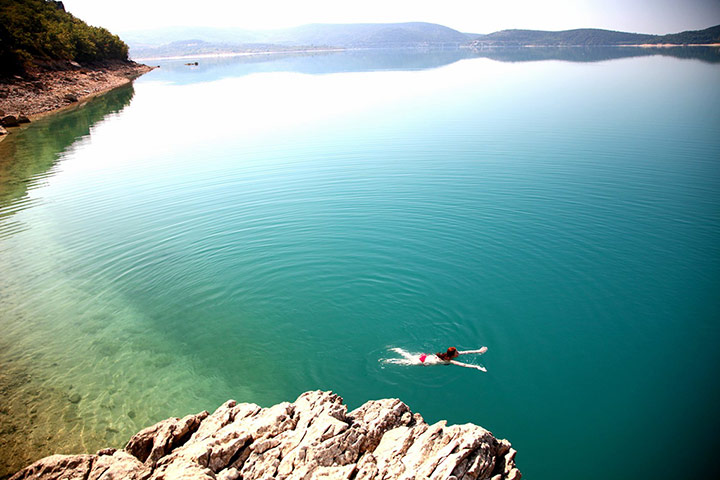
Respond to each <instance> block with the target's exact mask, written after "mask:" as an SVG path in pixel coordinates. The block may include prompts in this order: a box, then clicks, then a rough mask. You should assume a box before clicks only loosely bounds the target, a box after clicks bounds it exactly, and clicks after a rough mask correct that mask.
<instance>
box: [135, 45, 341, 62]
mask: <svg viewBox="0 0 720 480" xmlns="http://www.w3.org/2000/svg"><path fill="white" fill-rule="evenodd" d="M347 50H348V49H347V48H323V49H307V50H272V51H267V52H226V53H199V54H197V55H171V56H167V57H162V56H159V57H138V58H133V60H134V61H136V62H148V61H150V60H186V59H190V58H193V59H194V58H222V57H250V56H254V55H282V54H298V53H332V52H344V51H347Z"/></svg>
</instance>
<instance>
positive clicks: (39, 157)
mask: <svg viewBox="0 0 720 480" xmlns="http://www.w3.org/2000/svg"><path fill="white" fill-rule="evenodd" d="M133 94H134V90H133V86H132V84H128V85H125V86H122V87H119V88H116V89H114V90H112V91H110V92H108V93H106V94H104V95H100V96H98V97H95V98H92V99H91V100H89V101H88V102H87V103H85V104H83V105H80V106H78V107H76V108H73V109H71V110H68V111H65V112H62V113H60V114H56V115H50V116H47V117H44V118H41V119H40V120H38V121H36V122H33V123H31V124H29V125H27V126H26V127H25V128H22V129H19V130H16V131H15V132H13V133H12V134H11V135H9V136H8V137H7V138H6V139H4V140H3V141H2V142H0V238H2V236H3V235H5V234H7V233H8V232H11V231H14V229H15V228H17V227H18V226H17V225H13V224H12V223H11V222H10V220H9V218H8V217H9V216H10V215H12V214H13V213H15V212H16V211H18V210H21V209H23V208H25V207H27V206H28V199H27V195H26V194H27V192H28V190H30V189H32V188H33V187H34V186H37V185H38V184H40V183H41V182H43V181H44V179H45V177H46V176H47V175H51V174H52V168H53V166H54V165H55V164H56V162H57V161H58V160H59V158H60V157H61V156H62V154H63V152H65V151H66V149H67V148H68V147H70V146H71V145H72V144H73V143H75V142H77V141H79V140H80V139H82V138H84V137H87V136H88V135H90V130H91V128H92V127H93V125H95V124H97V123H98V122H101V121H102V120H103V119H104V118H105V117H107V116H109V115H112V114H114V113H118V112H120V111H122V109H123V108H125V107H126V106H127V105H128V104H129V103H130V101H131V100H132V98H133Z"/></svg>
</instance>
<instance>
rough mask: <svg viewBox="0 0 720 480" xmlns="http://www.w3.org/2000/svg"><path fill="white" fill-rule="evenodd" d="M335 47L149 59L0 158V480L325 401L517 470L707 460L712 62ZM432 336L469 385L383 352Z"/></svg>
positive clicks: (719, 152)
mask: <svg viewBox="0 0 720 480" xmlns="http://www.w3.org/2000/svg"><path fill="white" fill-rule="evenodd" d="M360 55H361V54H359V53H350V54H340V55H328V56H316V55H311V56H301V57H292V58H287V57H279V58H273V57H268V58H266V59H265V61H262V62H260V61H258V60H257V59H252V60H251V59H247V58H242V57H240V58H232V59H213V60H205V59H200V65H199V66H198V67H189V66H186V65H183V63H184V62H183V61H168V62H164V63H163V64H162V66H161V68H160V69H159V70H155V71H153V72H152V73H150V74H147V75H145V76H143V77H141V78H140V79H139V80H137V81H136V82H135V84H134V86H133V87H127V88H125V89H120V90H117V91H115V92H113V93H112V94H110V95H108V96H105V97H101V99H98V100H96V101H94V102H91V103H90V104H88V105H86V106H84V107H82V108H79V109H76V110H74V111H72V112H67V113H63V114H60V115H57V116H55V117H51V118H46V119H44V120H42V121H38V122H36V123H33V124H31V126H30V127H28V128H26V129H25V130H23V131H21V132H16V133H13V135H11V138H8V139H7V140H5V141H3V142H2V143H0V267H1V268H2V275H1V276H0V322H1V324H0V326H1V327H2V332H3V333H2V336H0V367H1V368H0V395H2V402H1V403H2V405H3V406H2V407H1V408H0V425H1V426H2V429H1V432H2V434H1V435H0V458H3V461H4V462H5V464H4V465H3V468H5V470H6V471H9V470H11V469H12V468H13V467H17V466H19V464H22V463H25V462H26V461H29V460H32V459H34V458H37V457H40V456H43V455H47V454H50V453H54V452H58V453H60V452H62V453H66V452H79V451H93V450H95V449H98V448H100V447H104V446H116V447H119V446H121V445H122V444H123V442H125V441H126V440H127V438H128V437H129V436H130V435H131V434H132V433H134V432H135V431H137V430H139V429H141V428H143V427H144V426H147V425H149V424H150V423H152V422H154V421H157V420H160V419H163V418H166V417H168V416H180V415H184V414H187V413H191V412H196V411H200V410H203V409H208V410H212V409H213V408H215V407H216V406H218V405H219V404H220V403H222V402H223V401H225V400H226V399H228V398H235V399H236V400H238V401H250V402H257V403H259V404H262V405H270V404H273V403H277V402H280V401H285V400H292V399H294V398H295V397H296V396H297V395H298V394H299V393H301V392H303V391H305V390H308V389H316V388H321V389H332V390H333V391H335V392H337V393H339V394H340V395H342V396H343V397H344V398H345V400H346V402H347V403H348V404H349V405H350V406H351V407H356V406H358V405H360V404H361V403H363V402H364V401H366V400H368V399H374V398H384V397H399V398H401V399H403V400H404V401H405V402H406V403H408V404H409V405H410V406H411V408H412V409H413V410H414V411H419V412H421V413H422V414H423V415H424V416H425V418H426V419H427V420H428V421H430V422H435V421H438V420H440V419H447V420H448V421H449V422H451V423H465V422H474V423H478V424H480V425H483V426H485V427H487V428H489V429H490V430H492V431H493V432H494V433H495V434H496V435H498V436H499V437H503V438H508V439H510V440H511V442H512V443H513V445H514V446H515V447H516V448H517V449H518V451H519V452H520V453H519V455H518V459H517V460H518V464H519V466H520V468H521V470H522V471H523V473H524V474H525V475H526V476H528V477H529V478H530V477H532V478H540V479H542V478H579V477H581V478H598V479H599V478H633V477H634V478H637V477H654V478H677V477H679V476H682V477H689V476H690V475H692V474H697V473H700V472H703V473H706V474H707V473H708V472H711V471H713V469H717V467H716V466H714V465H712V463H711V461H710V460H709V459H710V458H712V457H711V456H710V451H711V449H712V447H713V445H714V437H715V431H716V429H717V427H718V426H720V421H719V420H720V414H718V410H717V408H716V405H717V402H718V400H720V388H719V387H718V382H717V378H718V374H719V373H720V354H718V350H717V348H716V344H717V342H718V340H720V327H718V324H717V319H718V318H720V315H719V313H720V312H719V310H720V309H719V308H718V307H719V305H718V301H717V298H718V293H719V292H720V276H719V274H720V256H719V253H720V252H719V250H720V207H719V205H720V169H719V167H718V158H720V137H718V135H717V132H718V129H719V128H718V127H720V113H719V112H720V109H719V108H718V107H720V92H719V91H718V89H717V85H718V84H720V83H719V81H720V66H719V65H718V64H717V63H712V62H709V61H698V60H692V59H681V58H674V57H667V56H659V55H655V56H645V57H633V58H624V59H615V60H605V61H601V62H585V61H583V62H566V61H557V60H551V61H532V62H528V61H517V62H511V63H507V62H498V61H496V60H493V59H491V58H483V57H482V56H480V57H478V56H475V55H472V56H470V58H456V57H452V55H446V54H438V53H437V52H434V53H433V52H431V53H428V54H427V55H426V56H425V57H423V56H422V55H419V54H412V56H411V57H408V56H407V52H406V53H405V54H402V53H395V54H393V55H390V54H388V52H384V53H382V54H377V55H376V56H375V57H373V54H372V53H371V52H363V53H362V55H363V56H360ZM453 55H454V54H453ZM552 55H553V54H552V53H548V54H547V55H546V56H549V57H551V58H552ZM603 55H605V56H604V57H603V56H601V58H603V59H605V58H607V54H606V53H604V54H603ZM463 56H464V55H463ZM518 60H523V59H522V58H519V59H518ZM524 60H527V59H524ZM449 345H455V346H457V347H458V348H460V349H470V348H477V347H479V346H480V345H487V346H488V347H489V351H488V353H487V354H486V355H484V356H483V357H481V358H480V359H474V360H473V361H475V362H479V363H482V364H483V365H484V366H485V367H486V368H487V369H488V373H486V374H483V373H480V372H477V371H474V370H466V369H459V368H452V367H435V368H422V367H402V366H398V365H392V364H390V365H389V364H386V363H384V362H382V360H383V359H386V358H389V357H392V356H393V353H392V352H391V351H390V349H391V348H393V347H401V348H404V349H407V350H410V351H418V352H421V351H425V352H432V351H436V350H439V349H442V348H445V347H447V346H449ZM670 452H672V454H670Z"/></svg>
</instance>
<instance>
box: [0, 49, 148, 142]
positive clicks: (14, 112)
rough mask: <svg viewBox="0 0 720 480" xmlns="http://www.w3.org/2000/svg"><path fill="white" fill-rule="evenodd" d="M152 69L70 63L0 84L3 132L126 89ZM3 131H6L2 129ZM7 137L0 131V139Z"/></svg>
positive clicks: (128, 64) (135, 65) (119, 63)
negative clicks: (93, 98)
mask: <svg viewBox="0 0 720 480" xmlns="http://www.w3.org/2000/svg"><path fill="white" fill-rule="evenodd" d="M152 69H153V67H149V66H147V65H142V64H139V63H135V62H130V61H127V62H126V61H109V62H102V63H96V64H87V65H80V64H78V63H75V62H67V63H64V64H62V65H53V66H52V68H50V66H46V67H45V68H42V69H39V70H36V71H33V72H30V73H28V74H27V75H25V76H24V77H21V76H14V77H12V78H9V79H2V80H0V124H1V126H0V128H2V127H5V128H8V127H16V126H18V125H19V124H20V123H27V121H30V120H34V119H36V118H38V117H40V116H43V115H46V114H48V113H53V112H55V111H58V110H62V109H64V108H67V107H72V106H73V105H77V104H78V103H81V102H83V101H85V100H87V99H89V98H91V97H93V96H96V95H99V94H101V93H104V92H107V91H109V90H112V89H114V88H117V87H119V86H121V85H124V84H126V83H128V82H130V81H132V80H133V79H135V78H137V77H139V76H140V75H142V74H144V73H147V72H149V71H150V70H152ZM3 130H4V129H3ZM4 133H7V132H3V131H0V135H3V134H4Z"/></svg>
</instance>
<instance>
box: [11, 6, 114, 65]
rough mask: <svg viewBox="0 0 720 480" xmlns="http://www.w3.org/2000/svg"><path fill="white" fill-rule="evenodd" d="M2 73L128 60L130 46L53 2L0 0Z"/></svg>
mask: <svg viewBox="0 0 720 480" xmlns="http://www.w3.org/2000/svg"><path fill="white" fill-rule="evenodd" d="M0 19H2V21H1V22H0V73H4V74H9V73H21V72H24V71H26V70H27V69H29V68H32V67H33V66H34V65H38V64H42V63H45V62H48V61H53V60H65V61H75V62H94V61H102V60H127V58H128V46H127V45H126V44H125V43H124V42H123V41H122V40H120V37H118V36H117V35H113V34H112V33H110V32H109V31H108V30H106V29H104V28H101V27H93V26H90V25H88V24H86V23H85V22H83V21H82V20H80V19H78V18H75V17H74V16H73V15H71V14H70V13H68V12H66V11H65V7H64V5H63V3H62V2H56V1H52V0H0Z"/></svg>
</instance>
